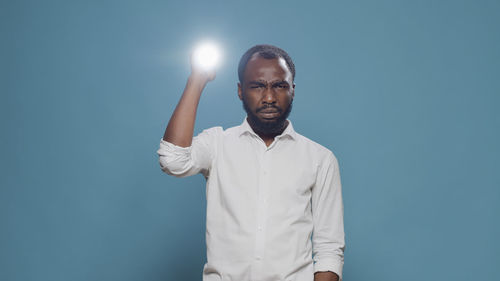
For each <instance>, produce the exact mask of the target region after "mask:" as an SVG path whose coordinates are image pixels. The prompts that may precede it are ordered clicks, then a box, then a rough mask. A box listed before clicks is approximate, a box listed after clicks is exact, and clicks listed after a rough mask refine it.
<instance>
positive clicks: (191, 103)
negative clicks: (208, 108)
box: [163, 59, 215, 147]
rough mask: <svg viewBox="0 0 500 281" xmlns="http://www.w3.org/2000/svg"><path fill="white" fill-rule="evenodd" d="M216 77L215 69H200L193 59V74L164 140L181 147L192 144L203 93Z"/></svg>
mask: <svg viewBox="0 0 500 281" xmlns="http://www.w3.org/2000/svg"><path fill="white" fill-rule="evenodd" d="M214 79H215V70H209V71H205V70H203V69H200V68H199V67H197V66H196V65H195V64H194V63H193V61H192V59H191V75H190V76H189V78H188V81H187V83H186V87H185V88H184V92H183V93H182V96H181V99H180V100H179V103H178V104H177V106H176V108H175V110H174V113H173V114H172V116H171V117H170V121H169V122H168V125H167V128H166V129H165V134H164V135H163V140H165V141H168V142H170V143H172V144H175V145H178V146H181V147H188V146H190V145H191V143H192V140H193V133H194V132H193V131H194V122H195V120H196V111H197V109H198V103H199V101H200V96H201V93H202V91H203V89H204V88H205V86H206V84H207V83H208V82H209V81H212V80H214Z"/></svg>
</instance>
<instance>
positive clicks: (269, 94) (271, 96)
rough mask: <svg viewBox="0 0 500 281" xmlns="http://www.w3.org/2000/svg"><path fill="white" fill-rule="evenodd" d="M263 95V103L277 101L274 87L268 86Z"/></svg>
mask: <svg viewBox="0 0 500 281" xmlns="http://www.w3.org/2000/svg"><path fill="white" fill-rule="evenodd" d="M263 95H264V96H263V98H262V101H263V103H276V93H275V92H274V89H273V88H272V87H266V89H265V90H264V93H263Z"/></svg>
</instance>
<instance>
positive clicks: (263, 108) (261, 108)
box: [257, 105, 281, 112]
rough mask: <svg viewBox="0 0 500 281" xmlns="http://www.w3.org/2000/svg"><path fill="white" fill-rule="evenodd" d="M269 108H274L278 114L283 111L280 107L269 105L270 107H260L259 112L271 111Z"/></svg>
mask: <svg viewBox="0 0 500 281" xmlns="http://www.w3.org/2000/svg"><path fill="white" fill-rule="evenodd" d="M269 108H272V109H274V110H276V111H278V112H281V109H280V108H279V107H276V106H274V105H268V106H263V107H260V108H258V109H257V112H260V111H262V110H265V109H269Z"/></svg>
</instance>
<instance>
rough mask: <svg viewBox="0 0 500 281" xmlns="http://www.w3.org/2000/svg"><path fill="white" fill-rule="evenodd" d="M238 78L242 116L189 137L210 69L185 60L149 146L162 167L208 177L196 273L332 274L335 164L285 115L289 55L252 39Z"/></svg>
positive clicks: (338, 201) (210, 276)
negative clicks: (156, 145)
mask: <svg viewBox="0 0 500 281" xmlns="http://www.w3.org/2000/svg"><path fill="white" fill-rule="evenodd" d="M238 76H239V83H238V97H239V98H240V100H242V102H243V107H244V109H245V111H246V113H247V117H246V118H244V120H243V123H242V124H241V125H239V126H235V127H232V128H228V129H226V130H223V129H222V127H213V128H209V129H206V130H203V132H201V133H200V134H198V135H197V136H195V137H194V138H193V130H194V122H195V117H196V110H197V106H198V102H199V99H200V96H201V93H202V91H203V89H204V87H205V85H206V84H207V83H208V82H209V81H211V80H213V79H214V78H215V71H214V70H209V71H205V70H201V69H200V68H197V67H196V65H194V64H193V63H191V75H190V76H189V79H188V82H187V84H186V88H185V90H184V93H183V94H182V97H181V99H180V101H179V103H178V105H177V107H176V108H175V110H174V113H173V115H172V117H171V119H170V121H169V123H168V126H167V129H166V131H165V135H164V136H163V139H162V140H161V142H160V149H159V150H158V155H159V157H160V166H161V168H162V170H163V171H164V172H166V173H167V174H169V175H174V176H177V177H186V176H190V175H194V174H197V173H202V174H203V175H204V176H205V178H206V179H207V189H206V194H207V218H206V223H207V225H206V227H207V229H206V244H207V263H205V265H204V268H203V281H215V280H224V281H226V280H227V281H292V280H294V281H313V280H314V281H333V280H339V279H340V280H341V278H342V267H343V263H344V225H343V203H342V194H341V183H340V175H339V166H338V162H337V159H336V158H335V156H334V155H333V153H332V152H331V151H330V150H329V149H327V148H325V147H323V146H321V145H319V144H317V143H315V142H313V141H312V140H310V139H308V138H306V137H304V136H302V135H300V134H298V133H297V132H295V130H294V129H293V126H292V123H291V121H290V120H289V119H288V118H287V117H288V115H289V114H290V111H291V108H292V102H293V98H294V95H295V84H294V78H295V66H294V64H293V62H292V59H291V58H290V57H289V55H288V54H287V53H286V52H285V51H284V50H282V49H280V48H278V47H275V46H271V45H257V46H254V47H252V48H250V49H249V50H248V51H247V52H246V53H245V54H244V55H243V56H242V58H241V60H240V63H239V67H238ZM311 238H312V239H311Z"/></svg>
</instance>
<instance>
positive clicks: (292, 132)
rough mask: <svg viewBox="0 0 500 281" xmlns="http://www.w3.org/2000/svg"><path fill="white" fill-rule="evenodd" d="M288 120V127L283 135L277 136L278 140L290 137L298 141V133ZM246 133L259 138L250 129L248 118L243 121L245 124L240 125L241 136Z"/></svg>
mask: <svg viewBox="0 0 500 281" xmlns="http://www.w3.org/2000/svg"><path fill="white" fill-rule="evenodd" d="M286 120H288V125H287V126H286V128H285V130H284V131H283V133H281V135H278V136H276V138H278V139H279V138H282V137H285V136H289V137H291V138H292V139H297V132H295V130H294V129H293V125H292V121H290V119H286ZM245 133H249V134H252V135H254V136H257V137H258V136H259V135H257V134H256V133H255V131H254V130H253V129H252V127H250V124H248V121H247V117H246V116H245V118H244V119H243V123H241V125H240V133H239V135H240V136H241V135H243V134H245Z"/></svg>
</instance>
